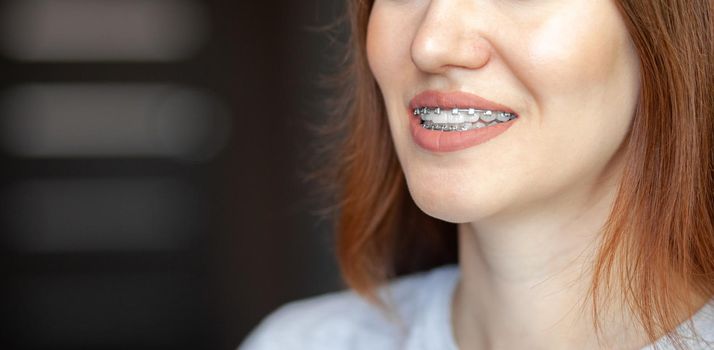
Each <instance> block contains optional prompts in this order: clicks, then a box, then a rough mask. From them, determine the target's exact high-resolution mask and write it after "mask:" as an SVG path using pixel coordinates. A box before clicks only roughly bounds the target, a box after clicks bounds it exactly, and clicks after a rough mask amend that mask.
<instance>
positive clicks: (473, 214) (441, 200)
mask: <svg viewBox="0 0 714 350" xmlns="http://www.w3.org/2000/svg"><path fill="white" fill-rule="evenodd" d="M408 187H409V194H410V195H411V197H412V199H413V200H414V203H416V205H417V207H419V209H421V210H422V211H423V212H424V213H426V214H427V215H429V216H431V217H433V218H436V219H439V220H443V221H446V222H450V223H454V224H461V223H468V222H476V221H479V220H481V219H483V218H486V217H489V216H491V215H494V214H495V213H496V212H497V211H498V205H496V203H495V201H492V200H485V198H492V197H493V196H490V195H486V194H480V195H479V194H476V193H472V192H471V191H466V190H464V189H463V188H443V187H442V188H439V189H434V188H431V187H429V186H422V185H418V184H412V185H409V186H408Z"/></svg>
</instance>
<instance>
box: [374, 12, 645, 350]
mask: <svg viewBox="0 0 714 350" xmlns="http://www.w3.org/2000/svg"><path fill="white" fill-rule="evenodd" d="M367 56H368V61H369V64H370V68H371V70H372V73H373V74H374V77H375V78H376V80H377V83H378V85H379V88H380V90H381V93H382V95H383V97H384V101H385V105H386V110H387V114H388V119H389V125H390V130H391V134H392V138H393V141H394V144H395V148H396V152H397V155H398V157H399V160H400V163H401V165H402V168H403V170H404V174H405V177H406V179H407V185H408V187H409V191H410V193H411V195H412V197H413V199H414V201H415V202H416V204H417V205H418V206H419V207H420V208H421V209H422V210H423V211H424V212H425V213H427V214H429V215H431V216H433V217H436V218H439V219H442V220H445V221H449V222H453V223H457V224H459V249H460V257H459V259H460V261H459V264H460V268H461V273H462V274H461V280H460V282H459V284H458V286H457V289H456V292H455V295H454V298H453V302H452V311H453V312H452V323H453V331H454V335H455V338H456V341H457V343H458V344H459V346H460V348H461V349H518V348H522V349H603V348H607V349H639V348H640V347H642V346H644V345H645V344H646V343H647V342H646V341H645V338H643V334H641V333H640V332H637V331H635V330H633V327H632V326H631V325H630V322H631V319H630V317H629V314H628V313H627V312H626V311H625V309H623V308H619V307H618V306H617V305H611V308H610V312H609V313H606V315H604V316H605V319H604V322H603V324H604V325H605V329H604V331H605V332H604V333H605V334H604V335H605V338H604V340H602V341H604V343H598V341H597V339H596V337H595V331H594V329H593V327H592V320H591V319H590V318H589V317H588V315H589V314H588V313H587V312H583V311H581V309H580V308H579V307H580V306H581V304H580V303H582V301H583V300H585V299H586V291H587V288H588V287H589V283H590V278H589V277H590V275H589V274H588V271H589V267H590V266H591V264H592V256H593V254H594V253H595V252H596V248H597V242H598V238H599V234H600V232H601V227H602V225H603V224H604V223H605V220H606V219H607V216H608V214H609V211H610V208H611V206H612V203H613V201H614V198H615V193H616V189H617V184H618V179H619V176H620V175H621V174H622V168H623V158H622V153H623V152H622V146H623V144H624V141H625V140H626V138H627V135H628V132H629V129H630V127H631V125H632V119H633V116H634V112H635V108H636V104H637V96H638V93H639V86H640V81H639V74H640V67H639V63H638V62H639V61H638V57H637V54H636V51H635V49H634V46H633V44H632V41H631V39H630V37H629V34H628V32H627V29H626V27H625V24H624V21H623V19H622V16H621V15H620V13H619V12H618V10H617V8H616V6H615V3H614V2H613V1H610V0H376V1H375V3H374V6H373V9H372V13H371V15H370V22H369V27H368V35H367ZM424 90H439V91H447V92H448V91H465V92H470V93H474V94H477V95H479V96H482V97H485V98H487V99H489V100H492V101H495V102H498V103H500V104H503V105H506V106H509V107H510V108H512V109H513V110H515V111H516V113H517V114H518V115H519V119H518V121H517V122H516V123H515V124H514V125H513V126H512V127H511V128H509V129H508V130H507V131H506V132H505V133H503V134H501V135H500V136H498V137H496V138H494V139H492V140H489V141H488V142H485V143H483V144H480V145H477V146H475V147H471V148H467V149H464V150H460V151H456V152H447V153H435V152H431V151H427V150H425V149H422V148H420V147H419V146H418V145H417V144H416V143H415V142H414V141H413V140H412V138H411V134H410V131H409V118H410V115H409V114H408V111H407V106H408V104H409V101H410V100H411V98H412V97H413V96H414V95H416V94H417V93H419V92H422V91H424Z"/></svg>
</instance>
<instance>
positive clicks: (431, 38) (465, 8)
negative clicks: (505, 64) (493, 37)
mask: <svg viewBox="0 0 714 350" xmlns="http://www.w3.org/2000/svg"><path fill="white" fill-rule="evenodd" d="M473 7H474V6H473V4H466V3H462V2H460V1H458V0H432V1H430V2H429V4H428V6H427V7H426V9H425V11H424V14H423V16H422V18H421V22H420V24H419V28H418V30H417V32H416V34H415V35H414V38H413V40H412V44H411V48H410V49H411V58H412V62H414V64H415V65H416V66H417V68H419V69H420V70H421V71H424V72H427V73H432V74H439V73H443V72H445V71H447V70H448V69H450V68H453V67H459V68H465V69H478V68H481V67H483V66H484V65H485V64H486V63H487V62H488V61H489V59H490V57H491V54H492V50H493V47H492V45H491V43H490V42H489V41H488V40H487V39H486V38H485V37H484V34H485V31H486V28H487V26H486V23H485V21H486V16H485V14H484V13H481V12H482V11H478V9H474V8H473Z"/></svg>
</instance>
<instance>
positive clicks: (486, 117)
mask: <svg viewBox="0 0 714 350" xmlns="http://www.w3.org/2000/svg"><path fill="white" fill-rule="evenodd" d="M481 120H483V121H485V122H486V123H488V122H492V121H494V120H496V115H495V114H494V113H493V112H491V111H486V112H484V113H483V115H482V116H481Z"/></svg>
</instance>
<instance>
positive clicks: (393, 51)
mask: <svg viewBox="0 0 714 350" xmlns="http://www.w3.org/2000/svg"><path fill="white" fill-rule="evenodd" d="M392 12H394V11H393V10H390V9H389V8H388V6H386V5H380V4H379V3H376V4H375V5H374V7H373V9H372V12H371V14H370V18H369V24H368V26H367V42H366V50H367V62H368V64H369V68H370V70H371V71H372V74H373V75H374V78H375V79H376V80H377V83H378V84H379V86H380V87H381V88H382V92H383V93H388V91H386V90H389V89H387V86H388V85H390V84H391V85H394V84H395V83H398V82H399V81H400V80H401V79H398V77H400V76H403V74H404V71H403V70H404V68H405V67H408V63H409V59H410V58H409V57H410V56H409V50H410V42H411V41H410V40H409V35H408V34H407V33H409V32H410V28H409V26H408V25H407V22H406V21H405V20H404V19H403V18H404V17H405V16H404V14H403V13H392ZM399 18H402V19H401V20H400V19H399Z"/></svg>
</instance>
